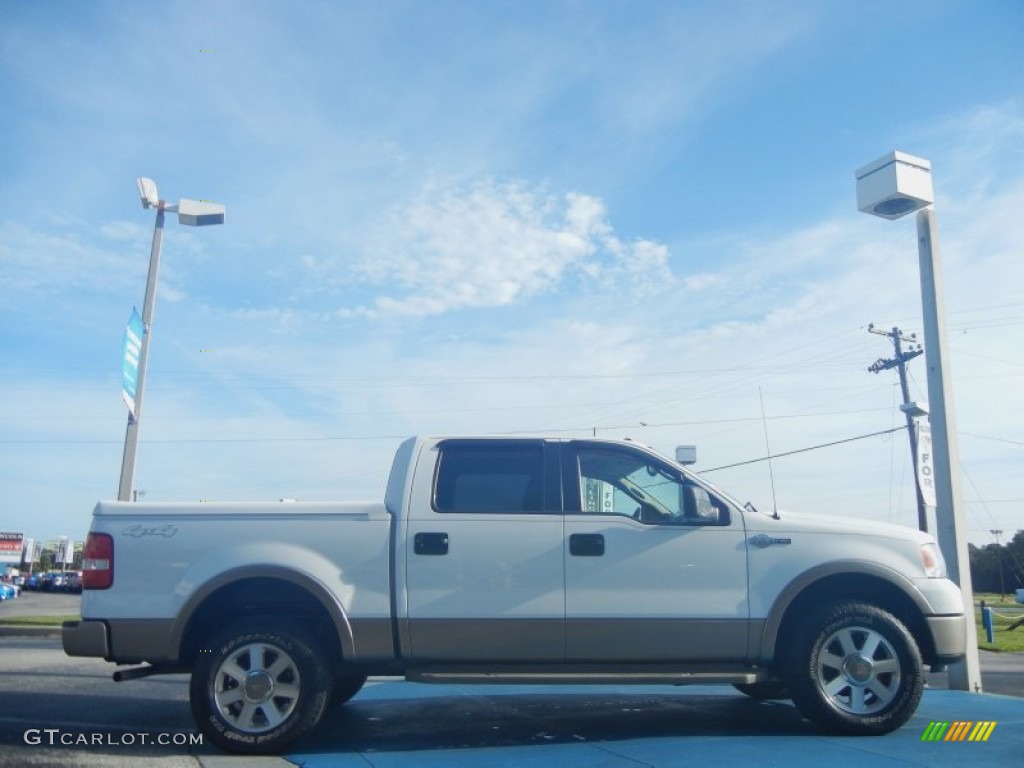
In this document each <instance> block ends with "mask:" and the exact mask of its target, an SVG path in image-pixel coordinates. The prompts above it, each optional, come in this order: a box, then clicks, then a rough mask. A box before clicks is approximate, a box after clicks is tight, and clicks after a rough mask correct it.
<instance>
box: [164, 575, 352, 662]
mask: <svg viewBox="0 0 1024 768" xmlns="http://www.w3.org/2000/svg"><path fill="white" fill-rule="evenodd" d="M268 612H269V613H271V614H272V615H274V616H275V617H280V618H288V619H291V620H293V621H296V623H299V624H300V625H302V626H303V627H304V628H305V629H306V630H307V631H308V632H310V634H312V635H314V637H315V638H316V639H317V640H318V641H319V642H321V643H322V644H323V647H324V651H325V652H326V653H327V654H328V656H329V658H330V659H331V660H332V661H333V662H336V663H337V662H340V660H341V659H342V658H353V657H354V656H355V641H354V638H353V634H352V625H351V623H350V622H349V618H348V615H347V614H346V613H345V609H344V607H343V606H342V605H341V603H340V602H339V601H338V599H337V598H336V597H335V596H334V595H333V594H332V593H331V591H330V590H329V589H328V588H327V587H326V586H325V585H324V584H323V583H321V582H320V581H319V580H318V579H316V578H314V577H312V576H310V575H308V574H305V573H301V572H298V571H295V570H292V569H289V568H284V567H281V566H273V565H253V566H242V567H239V568H233V569H231V570H228V571H225V572H223V573H221V574H218V575H217V576H215V577H214V578H212V579H210V580H209V581H208V582H206V583H205V584H203V585H202V586H201V587H199V588H198V589H197V590H196V591H195V592H193V593H192V595H191V596H190V597H189V598H188V600H187V601H186V602H185V604H184V606H182V609H181V611H180V612H179V613H178V618H177V619H176V620H175V623H174V626H173V628H172V631H171V638H170V647H171V648H172V649H175V650H176V652H177V659H178V661H179V663H181V664H183V665H185V666H187V667H189V668H191V666H192V665H193V664H194V662H195V658H196V656H197V654H198V653H199V651H200V650H201V645H202V643H203V642H204V641H205V640H208V639H209V637H211V636H212V635H213V634H216V633H217V631H219V630H220V629H221V628H223V627H224V626H226V625H227V624H229V623H231V622H233V621H236V620H238V619H242V618H248V617H251V616H259V615H266V614H268Z"/></svg>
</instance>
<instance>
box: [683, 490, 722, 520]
mask: <svg viewBox="0 0 1024 768" xmlns="http://www.w3.org/2000/svg"><path fill="white" fill-rule="evenodd" d="M683 519H684V520H685V521H686V522H687V523H688V524H690V525H716V524H718V523H719V522H721V515H720V514H719V512H718V507H716V506H715V505H714V504H712V503H711V497H710V496H709V495H708V492H707V491H705V490H704V489H703V488H701V487H700V486H697V485H684V486H683Z"/></svg>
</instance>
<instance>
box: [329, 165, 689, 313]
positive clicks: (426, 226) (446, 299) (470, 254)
mask: <svg viewBox="0 0 1024 768" xmlns="http://www.w3.org/2000/svg"><path fill="white" fill-rule="evenodd" d="M668 256H669V254H668V249H667V248H666V247H665V246H664V245H662V244H660V243H656V242H653V241H650V240H645V239H637V240H634V241H632V242H625V241H623V240H621V239H620V238H619V237H618V236H616V234H615V232H614V230H613V228H612V226H611V224H610V222H609V221H608V214H607V210H606V209H605V205H604V203H603V202H602V201H601V200H599V199H598V198H596V197H593V196H590V195H585V194H581V193H576V192H569V193H567V194H564V195H561V196H555V195H551V194H546V193H544V192H542V191H541V190H537V189H531V188H528V187H527V186H526V185H524V184H522V183H503V184H502V183H496V182H483V183H478V184H475V185H473V186H470V187H467V188H463V187H448V188H441V187H438V186H437V185H431V186H428V187H427V188H425V189H424V190H423V191H422V192H421V193H420V194H419V195H418V196H417V197H416V198H415V199H414V200H413V201H411V202H410V203H409V204H408V205H406V206H404V207H402V208H400V209H398V210H396V211H394V212H393V213H392V214H391V216H390V217H388V219H387V221H386V222H385V223H384V225H383V226H382V228H381V233H380V234H379V235H378V242H377V243H376V245H375V247H373V249H372V253H371V255H370V256H369V257H368V258H367V259H365V260H364V261H363V262H362V263H361V264H360V265H359V267H358V268H359V271H360V273H361V275H362V277H363V279H364V280H365V281H367V282H369V283H371V284H373V285H377V286H394V287H396V288H398V289H400V291H401V293H400V294H399V295H397V296H395V295H384V296H380V297H378V298H376V300H375V301H374V302H373V304H372V305H371V306H369V307H365V306H364V307H360V308H358V309H355V310H343V314H362V315H366V316H369V317H379V316H386V315H405V316H427V315H439V314H442V313H445V312H449V311H453V310H458V309H466V308H480V307H500V306H507V305H511V304H514V303H518V302H521V301H525V300H528V299H530V298H533V297H535V296H538V295H541V294H544V293H547V292H550V291H552V290H554V289H556V288H557V287H559V286H560V285H562V284H563V283H564V282H565V280H566V279H567V278H568V277H569V276H570V275H572V274H578V275H579V276H581V277H583V278H585V279H589V280H590V281H593V282H595V283H599V284H602V285H605V286H611V285H614V286H615V287H617V288H619V289H622V290H624V291H645V290H646V291H649V290H652V289H655V288H659V287H664V286H665V284H666V283H667V282H670V281H671V280H672V275H671V272H670V270H669V268H668ZM383 290H385V291H387V292H388V293H389V294H390V293H391V291H390V290H388V288H384V289H383Z"/></svg>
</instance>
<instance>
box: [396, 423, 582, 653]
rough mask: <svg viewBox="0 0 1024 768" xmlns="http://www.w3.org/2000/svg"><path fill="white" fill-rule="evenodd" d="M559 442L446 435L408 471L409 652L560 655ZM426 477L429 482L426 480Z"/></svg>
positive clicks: (562, 598) (562, 607)
mask: <svg viewBox="0 0 1024 768" xmlns="http://www.w3.org/2000/svg"><path fill="white" fill-rule="evenodd" d="M558 460H559V455H558V446H557V445H552V444H548V443H546V442H545V441H543V440H525V439H524V440H497V439H495V440H445V441H442V442H440V443H439V444H437V445H436V446H434V447H433V449H431V450H428V451H425V453H424V455H423V456H421V457H420V460H419V465H418V466H417V469H416V479H415V481H414V482H416V483H417V485H418V488H417V489H416V490H414V492H413V497H414V498H416V499H425V498H428V497H429V498H430V505H429V507H428V506H423V507H421V508H417V509H412V510H410V516H409V519H408V529H407V534H406V538H405V547H406V549H405V559H406V595H407V600H408V606H407V614H406V615H407V617H408V633H409V641H410V646H411V649H412V653H413V657H414V658H416V659H417V660H451V661H472V660H477V661H562V660H563V659H564V657H565V632H564V620H565V573H564V564H563V557H564V556H563V538H564V533H563V524H562V509H561V487H560V478H559V469H558ZM427 485H432V487H427Z"/></svg>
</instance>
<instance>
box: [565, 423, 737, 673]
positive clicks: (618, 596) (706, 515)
mask: <svg viewBox="0 0 1024 768" xmlns="http://www.w3.org/2000/svg"><path fill="white" fill-rule="evenodd" d="M563 466H564V467H565V496H566V517H565V519H566V523H565V529H566V530H565V536H566V565H565V572H566V592H565V600H566V655H567V657H568V658H569V659H571V660H592V661H709V660H741V659H743V658H744V657H745V655H746V646H747V630H748V618H749V608H748V602H747V565H746V554H745V540H744V539H745V536H744V530H743V520H742V515H740V514H736V513H735V511H734V510H733V509H732V508H731V506H730V505H729V504H728V502H726V501H725V500H723V499H720V498H718V497H716V496H715V495H714V494H712V493H709V492H708V491H707V490H706V489H704V488H703V487H701V486H700V485H698V484H697V483H695V482H694V481H693V480H692V479H690V478H688V477H686V476H685V475H684V474H683V473H682V472H681V471H680V470H679V468H678V467H675V466H674V465H672V464H670V463H668V462H666V461H663V460H661V459H660V457H657V456H655V455H654V454H651V453H648V452H646V451H643V450H641V449H640V448H634V447H633V446H622V445H615V444H610V443H600V442H586V441H579V442H573V443H570V444H567V445H566V446H565V455H564V457H563Z"/></svg>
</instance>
